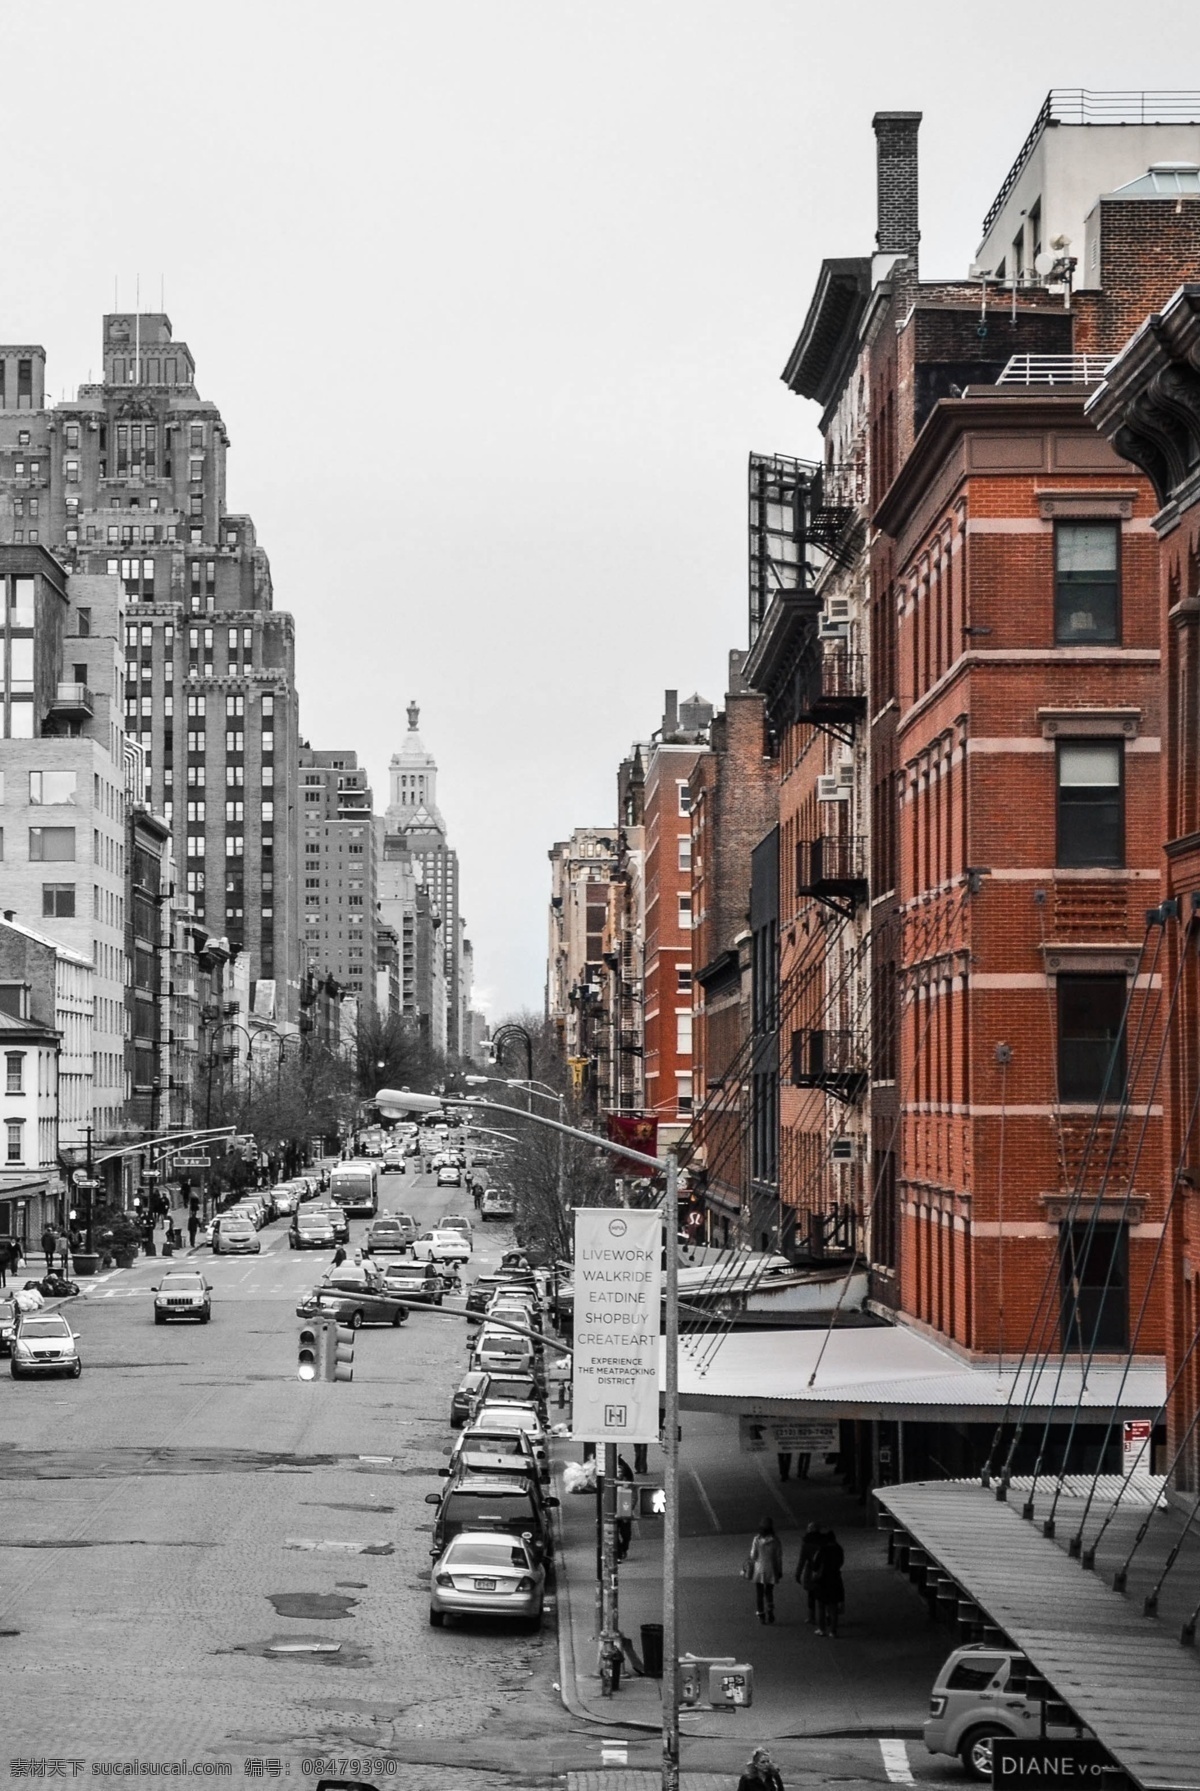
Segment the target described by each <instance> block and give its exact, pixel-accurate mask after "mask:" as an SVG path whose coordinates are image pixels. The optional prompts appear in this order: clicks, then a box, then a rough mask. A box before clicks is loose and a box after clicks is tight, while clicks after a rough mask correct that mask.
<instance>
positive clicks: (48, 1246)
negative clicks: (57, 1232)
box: [42, 1225, 55, 1274]
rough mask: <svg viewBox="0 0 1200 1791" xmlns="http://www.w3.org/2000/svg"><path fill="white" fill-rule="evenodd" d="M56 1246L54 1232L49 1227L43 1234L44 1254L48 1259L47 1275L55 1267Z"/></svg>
mask: <svg viewBox="0 0 1200 1791" xmlns="http://www.w3.org/2000/svg"><path fill="white" fill-rule="evenodd" d="M54 1245H55V1236H54V1231H53V1229H52V1227H51V1226H49V1225H47V1226H46V1228H45V1230H44V1231H43V1232H42V1253H43V1255H44V1256H45V1258H46V1273H47V1274H49V1273H50V1271H51V1269H52V1268H53V1267H54Z"/></svg>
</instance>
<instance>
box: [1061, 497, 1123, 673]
mask: <svg viewBox="0 0 1200 1791" xmlns="http://www.w3.org/2000/svg"><path fill="white" fill-rule="evenodd" d="M1118 544H1119V543H1118V525H1117V524H1116V523H1114V522H1060V523H1059V524H1058V526H1057V528H1056V529H1055V531H1054V638H1055V640H1056V641H1058V642H1059V644H1060V645H1070V644H1071V643H1072V642H1079V643H1081V644H1086V643H1089V642H1094V641H1115V640H1118V639H1119V638H1120V573H1119V568H1118Z"/></svg>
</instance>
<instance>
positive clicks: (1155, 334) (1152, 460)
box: [1087, 284, 1200, 534]
mask: <svg viewBox="0 0 1200 1791" xmlns="http://www.w3.org/2000/svg"><path fill="white" fill-rule="evenodd" d="M1087 415H1088V419H1089V421H1090V422H1092V423H1093V424H1094V425H1095V427H1096V428H1097V429H1099V430H1100V432H1101V434H1102V435H1105V436H1107V438H1108V439H1109V441H1111V443H1112V445H1113V447H1114V448H1115V450H1116V452H1117V453H1118V454H1122V455H1124V457H1125V459H1126V460H1131V461H1133V463H1134V465H1135V466H1140V467H1141V469H1142V471H1143V472H1144V473H1145V474H1146V476H1147V478H1148V479H1149V480H1150V482H1151V484H1152V485H1153V486H1154V489H1155V492H1156V493H1157V495H1158V500H1159V503H1160V505H1161V506H1162V508H1161V510H1160V512H1159V514H1158V516H1156V517H1155V519H1154V526H1155V528H1156V529H1157V530H1158V532H1159V533H1160V534H1167V533H1168V532H1169V531H1170V530H1171V529H1172V528H1173V527H1174V526H1175V524H1176V522H1177V521H1178V519H1179V517H1180V515H1181V514H1182V513H1183V511H1185V510H1188V509H1190V508H1191V507H1192V506H1193V505H1194V504H1195V503H1197V502H1198V501H1200V285H1195V284H1189V285H1185V286H1180V287H1179V288H1178V290H1177V291H1176V292H1175V294H1174V295H1173V296H1172V298H1171V299H1170V300H1169V301H1168V303H1167V304H1166V305H1165V306H1164V307H1163V309H1162V311H1161V312H1156V313H1155V314H1154V315H1153V316H1152V317H1148V318H1147V319H1146V321H1145V323H1144V324H1143V325H1142V327H1141V329H1140V330H1138V332H1137V334H1136V335H1135V336H1133V337H1132V339H1131V340H1130V341H1129V342H1128V343H1127V344H1126V345H1125V347H1124V348H1123V349H1122V350H1121V353H1120V354H1119V355H1118V356H1117V358H1116V359H1115V360H1114V361H1113V362H1112V364H1111V365H1110V366H1109V367H1108V369H1107V370H1106V372H1105V375H1104V380H1103V383H1102V384H1101V385H1100V386H1099V387H1098V389H1097V390H1096V391H1095V392H1093V394H1092V396H1091V398H1090V399H1089V400H1088V405H1087Z"/></svg>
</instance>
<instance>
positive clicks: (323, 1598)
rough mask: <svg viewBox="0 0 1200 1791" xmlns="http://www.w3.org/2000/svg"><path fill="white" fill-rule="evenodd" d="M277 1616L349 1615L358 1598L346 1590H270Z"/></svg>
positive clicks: (270, 1599)
mask: <svg viewBox="0 0 1200 1791" xmlns="http://www.w3.org/2000/svg"><path fill="white" fill-rule="evenodd" d="M267 1599H268V1602H269V1603H271V1604H273V1605H274V1606H275V1615H276V1616H277V1617H333V1618H334V1619H338V1618H341V1617H349V1616H352V1615H353V1607H354V1606H355V1605H356V1604H357V1603H358V1600H357V1598H351V1597H350V1596H349V1594H348V1593H345V1592H268V1593H267Z"/></svg>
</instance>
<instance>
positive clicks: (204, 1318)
mask: <svg viewBox="0 0 1200 1791" xmlns="http://www.w3.org/2000/svg"><path fill="white" fill-rule="evenodd" d="M211 1317H212V1313H211V1312H202V1313H201V1314H200V1323H201V1324H202V1325H206V1324H207V1323H208V1321H209V1319H210V1318H211Z"/></svg>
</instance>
